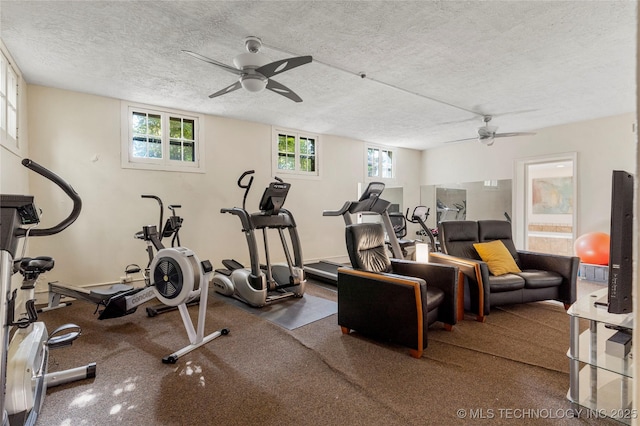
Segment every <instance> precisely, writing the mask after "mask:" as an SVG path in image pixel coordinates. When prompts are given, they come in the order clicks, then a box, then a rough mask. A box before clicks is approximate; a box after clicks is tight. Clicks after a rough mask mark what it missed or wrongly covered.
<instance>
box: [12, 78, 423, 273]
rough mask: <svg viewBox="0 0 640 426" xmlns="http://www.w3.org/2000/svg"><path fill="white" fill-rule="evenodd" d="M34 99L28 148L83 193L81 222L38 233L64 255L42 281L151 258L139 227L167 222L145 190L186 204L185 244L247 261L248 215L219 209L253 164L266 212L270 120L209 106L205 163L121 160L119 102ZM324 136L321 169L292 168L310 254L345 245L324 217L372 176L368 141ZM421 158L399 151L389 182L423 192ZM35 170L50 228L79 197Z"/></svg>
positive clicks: (82, 97) (339, 230)
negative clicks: (316, 175) (303, 174)
mask: <svg viewBox="0 0 640 426" xmlns="http://www.w3.org/2000/svg"><path fill="white" fill-rule="evenodd" d="M28 101H29V114H28V115H29V116H28V123H29V131H30V150H29V155H30V156H31V157H32V158H33V159H34V160H35V161H37V162H40V163H41V164H42V165H43V166H45V167H47V168H50V169H51V170H53V171H54V172H56V173H57V174H59V175H60V176H61V177H63V178H64V179H65V180H67V181H68V182H69V183H70V184H71V185H72V186H73V187H74V188H75V189H76V191H77V192H78V193H79V194H80V196H81V198H82V200H83V210H82V213H81V215H80V217H79V219H78V220H77V222H76V223H74V224H73V225H72V226H71V227H69V228H68V229H67V230H65V231H64V232H63V233H61V234H59V235H56V236H52V237H49V238H40V239H33V240H32V241H31V243H30V249H31V250H30V252H31V253H32V254H33V255H36V254H43V255H44V254H46V255H51V256H53V257H54V258H55V259H56V267H55V269H54V270H53V271H51V272H49V273H47V276H46V277H45V278H44V279H43V280H42V281H43V282H46V281H51V280H56V279H57V280H60V281H63V282H68V283H71V284H75V285H87V284H95V283H101V282H108V281H112V280H117V279H118V278H119V277H120V276H122V275H123V274H122V271H123V270H124V267H125V266H126V265H127V264H130V263H137V264H140V265H141V266H144V265H146V252H145V244H144V242H142V241H140V240H135V239H134V238H133V235H134V233H135V232H136V231H138V230H139V229H141V227H142V226H143V225H147V224H156V223H157V221H158V216H157V215H158V207H157V204H155V203H154V202H153V201H151V200H144V199H141V198H140V195H141V194H143V193H148V194H155V195H158V196H159V197H161V198H162V199H163V201H164V202H165V205H167V204H181V205H182V209H181V210H179V213H180V214H181V215H182V216H183V217H184V220H185V222H184V227H183V229H182V230H181V242H182V244H183V245H184V246H187V247H189V248H191V249H192V250H194V251H195V252H196V253H197V254H198V256H199V257H200V258H202V259H204V258H206V259H210V260H211V261H212V263H213V264H214V266H215V267H218V266H220V261H221V260H222V259H224V258H235V259H237V260H238V261H240V262H244V263H248V251H247V246H246V240H245V237H244V234H243V233H242V232H241V229H240V221H239V220H238V218H237V217H235V216H231V215H228V214H226V215H223V214H221V213H220V209H221V208H223V207H234V206H241V203H242V195H243V190H241V189H240V188H238V187H237V186H236V181H237V179H238V177H239V176H240V174H241V173H242V172H243V171H245V170H248V169H254V170H255V171H256V173H255V175H254V176H255V179H254V183H253V188H252V191H251V193H250V195H249V197H248V199H247V208H248V209H249V210H251V211H255V210H257V206H258V202H259V199H260V196H261V195H262V192H263V190H264V188H265V187H266V186H267V185H268V183H269V182H270V181H271V180H272V179H271V137H272V133H271V126H269V125H265V124H259V123H252V122H246V121H239V120H233V119H227V118H222V117H214V116H205V123H204V124H205V143H206V159H205V160H206V161H205V164H206V173H177V172H159V171H145V170H133V169H122V168H121V167H120V101H119V100H117V99H111V98H104V97H99V96H93V95H86V94H80V93H75V92H69V91H65V90H58V89H52V88H47V87H42V86H30V87H29V97H28ZM301 130H304V129H301ZM320 143H321V144H322V157H321V159H320V161H321V162H322V161H323V160H324V163H321V172H322V178H321V179H319V180H318V179H316V180H314V179H302V178H293V177H290V176H283V178H284V179H285V180H286V181H288V182H290V183H291V184H292V187H291V190H290V192H289V196H288V198H287V201H286V204H285V207H286V208H287V209H289V210H290V211H291V212H292V213H293V215H294V217H295V219H296V222H297V225H298V231H299V233H300V238H301V242H302V250H303V255H304V257H305V260H307V261H309V260H311V259H320V258H331V257H336V256H344V255H345V254H346V250H345V248H344V222H343V221H342V219H341V218H335V217H323V216H322V211H323V210H333V209H338V208H339V207H341V206H342V204H344V202H345V201H347V200H353V199H354V198H356V197H357V196H358V194H357V188H358V183H359V182H363V180H364V160H363V155H364V146H365V144H364V142H362V141H357V140H352V139H346V138H341V137H336V136H329V135H321V136H320ZM419 157H420V156H419V155H417V152H416V151H412V150H405V149H400V150H399V151H398V159H397V169H398V175H397V177H396V179H394V181H393V182H390V183H389V186H403V187H404V204H405V205H413V204H416V203H418V202H419V197H420V192H419V180H418V178H417V177H418V176H419V167H420V160H419ZM15 161H16V162H19V159H17V158H16V159H15ZM4 170H5V169H4V168H3V171H2V175H3V176H6V175H5V172H4ZM30 180H31V185H30V192H31V193H32V194H33V195H35V196H36V200H37V204H38V206H39V207H40V208H41V209H43V210H45V216H44V217H43V223H42V226H43V227H44V226H47V225H51V224H54V223H56V222H57V221H58V220H60V219H61V218H63V217H64V216H66V214H67V213H68V212H69V211H70V209H71V203H70V202H69V201H67V199H66V197H65V195H64V194H63V193H62V192H61V191H59V190H57V189H55V187H52V185H51V184H50V183H49V182H47V181H45V180H44V179H42V178H40V177H31V178H30ZM165 217H166V213H165ZM258 237H259V238H260V239H259V241H260V240H261V236H260V235H258ZM271 240H272V244H271V247H272V249H273V252H272V255H273V259H272V260H274V261H282V260H284V257H283V255H282V253H281V251H280V250H279V249H278V247H279V240H278V238H277V236H276V235H272V236H271Z"/></svg>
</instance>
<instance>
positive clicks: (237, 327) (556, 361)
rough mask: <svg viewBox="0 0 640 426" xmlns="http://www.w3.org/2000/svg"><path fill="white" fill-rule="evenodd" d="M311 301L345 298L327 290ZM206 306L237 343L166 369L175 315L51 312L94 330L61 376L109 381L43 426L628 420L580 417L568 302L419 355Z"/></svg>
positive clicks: (55, 395)
mask: <svg viewBox="0 0 640 426" xmlns="http://www.w3.org/2000/svg"><path fill="white" fill-rule="evenodd" d="M307 294H309V295H311V296H315V297H321V298H325V299H328V300H336V293H335V291H332V290H331V288H325V287H323V286H316V285H308V287H307ZM208 306H209V309H208V311H207V327H206V330H207V331H206V332H207V333H210V332H212V331H214V330H216V329H220V328H223V327H227V328H229V329H230V330H231V332H230V334H229V335H227V336H222V337H220V338H218V339H215V340H214V341H212V342H210V343H209V344H208V345H207V346H205V347H202V348H200V349H198V350H196V351H194V352H191V353H190V354H187V355H185V356H184V357H182V358H181V359H179V360H178V362H177V363H176V364H175V365H166V364H162V363H161V358H162V357H163V356H165V355H167V354H169V353H171V352H173V351H175V350H176V349H179V348H180V347H182V346H184V345H185V344H187V338H186V334H185V332H184V329H183V326H182V322H181V321H180V318H179V315H178V314H177V313H175V312H174V313H168V314H164V315H161V316H158V317H155V318H148V317H146V315H145V313H144V310H139V311H138V312H136V313H135V314H133V315H130V316H128V317H124V318H118V319H113V320H105V321H98V320H97V319H95V318H94V317H93V314H92V312H93V306H91V305H89V304H85V303H80V302H77V303H74V305H73V306H71V307H69V308H64V309H60V310H57V311H52V312H47V313H45V314H42V315H41V319H42V320H43V321H45V322H46V323H47V325H48V327H49V328H50V329H52V328H54V327H55V326H57V325H60V324H63V323H66V322H76V323H78V324H79V325H81V326H82V327H83V336H82V337H80V339H78V341H76V343H74V345H73V346H72V347H70V348H64V349H60V350H56V351H53V352H52V353H51V363H50V371H52V370H58V369H65V368H71V367H75V366H78V365H82V364H86V363H88V362H91V361H95V362H97V365H98V373H97V377H96V378H95V379H93V380H88V381H85V382H77V383H73V384H68V385H64V386H60V387H57V388H51V389H49V390H48V393H47V399H46V401H45V405H44V408H43V411H42V414H41V418H40V421H39V424H42V425H111V424H115V423H120V424H126V425H141V424H144V425H151V424H153V425H186V424H190V425H192V424H199V425H248V424H260V425H300V424H304V425H431V424H433V425H449V424H492V425H493V424H515V423H518V422H522V421H523V420H524V421H525V422H526V423H527V424H566V425H576V424H580V425H602V424H611V425H613V424H618V423H616V422H614V421H612V420H609V419H602V418H594V417H593V416H591V418H588V416H586V413H584V415H583V416H582V418H574V417H573V414H572V412H571V411H570V408H571V406H570V403H569V402H568V401H567V399H566V394H567V390H568V385H569V374H568V365H569V364H568V359H567V356H566V352H567V348H568V345H569V329H568V321H569V319H568V316H567V314H566V313H565V311H564V309H563V308H562V307H561V306H560V305H559V304H552V303H544V302H541V303H532V304H528V305H520V306H514V307H510V308H503V309H496V310H494V311H492V313H491V314H490V315H489V316H488V317H487V321H486V322H485V323H484V324H481V323H478V322H475V321H473V320H470V319H465V320H463V321H462V322H460V323H459V324H458V325H457V326H456V327H454V329H453V331H451V332H447V331H445V330H443V329H442V328H441V326H440V324H437V323H436V324H435V325H434V326H433V327H432V328H431V329H430V330H429V347H428V348H427V349H426V350H425V353H424V355H423V357H422V358H421V359H414V358H411V357H410V356H409V355H408V351H407V349H406V348H402V347H397V346H393V345H387V344H384V343H380V342H375V341H371V340H369V339H366V338H364V337H362V336H359V335H357V334H355V333H352V334H351V335H348V336H345V335H342V333H341V332H340V328H339V327H338V325H337V320H336V315H331V316H328V317H325V318H323V319H320V320H317V321H314V322H312V323H310V324H307V325H304V326H301V327H298V328H296V329H294V330H287V329H286V328H283V327H280V326H278V325H276V324H274V323H272V322H270V321H266V320H264V319H262V318H260V317H258V316H256V315H253V314H252V313H249V312H246V311H245V310H244V309H239V308H238V307H235V306H233V305H231V304H229V303H226V302H225V301H223V300H219V299H218V298H216V297H210V300H209V305H208ZM191 309H194V311H193V312H194V313H195V308H191ZM523 416H527V417H526V418H524V419H523Z"/></svg>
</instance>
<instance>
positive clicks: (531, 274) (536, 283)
mask: <svg viewBox="0 0 640 426" xmlns="http://www.w3.org/2000/svg"><path fill="white" fill-rule="evenodd" d="M518 275H519V276H521V277H522V278H524V282H525V284H524V286H525V287H526V288H545V287H556V286H559V285H560V284H562V276H561V275H560V274H558V273H557V272H552V271H537V270H534V269H526V270H524V271H522V272H520V273H518Z"/></svg>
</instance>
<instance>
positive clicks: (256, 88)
mask: <svg viewBox="0 0 640 426" xmlns="http://www.w3.org/2000/svg"><path fill="white" fill-rule="evenodd" d="M244 45H245V47H246V48H247V51H248V53H241V54H239V55H238V56H236V57H235V58H234V59H233V64H234V65H235V67H232V66H230V65H227V64H224V63H222V62H218V61H216V60H214V59H210V58H207V57H205V56H202V55H200V54H199V53H195V52H191V51H189V50H183V52H184V53H187V54H189V55H191V56H193V57H194V58H197V59H200V60H202V61H205V62H208V63H210V64H213V65H216V66H218V67H220V68H222V69H223V70H226V71H229V72H230V73H232V74H235V75H237V76H238V81H236V82H235V83H233V84H232V85H230V86H228V87H225V88H224V89H222V90H219V91H217V92H215V93H213V94H211V95H209V97H210V98H215V97H217V96H221V95H224V94H227V93H230V92H233V91H234V90H238V89H240V88H241V87H242V88H244V89H245V90H247V91H248V92H253V93H257V92H261V91H263V90H264V89H268V90H271V91H272V92H275V93H277V94H279V95H282V96H285V97H287V98H289V99H291V100H292V101H294V102H302V99H301V98H300V96H298V95H297V94H295V93H294V92H293V91H292V90H291V89H289V88H288V87H286V86H284V85H282V84H280V83H278V82H277V81H275V80H273V79H272V78H271V77H273V76H274V75H278V74H281V73H283V72H285V71H289V70H290V69H293V68H295V67H299V66H300V65H304V64H308V63H309V62H311V61H312V57H311V56H298V57H295V58H288V59H281V60H279V61H275V62H269V60H268V59H267V58H266V57H265V56H264V55H263V54H262V53H259V51H260V48H261V47H262V40H260V39H259V38H258V37H253V36H250V37H247V38H246V39H245V41H244Z"/></svg>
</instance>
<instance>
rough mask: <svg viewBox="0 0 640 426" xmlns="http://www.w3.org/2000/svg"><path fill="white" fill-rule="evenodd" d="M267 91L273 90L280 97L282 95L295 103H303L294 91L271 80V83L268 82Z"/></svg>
mask: <svg viewBox="0 0 640 426" xmlns="http://www.w3.org/2000/svg"><path fill="white" fill-rule="evenodd" d="M267 89H269V90H271V91H272V92H275V93H277V94H279V95H282V96H284V97H286V98H289V99H291V100H292V101H294V102H302V98H301V97H300V96H298V95H296V94H295V93H294V92H293V90H291V89H289V88H288V87H287V86H284V85H282V84H280V83H278V82H277V81H274V80H271V79H269V81H268V82H267Z"/></svg>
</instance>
